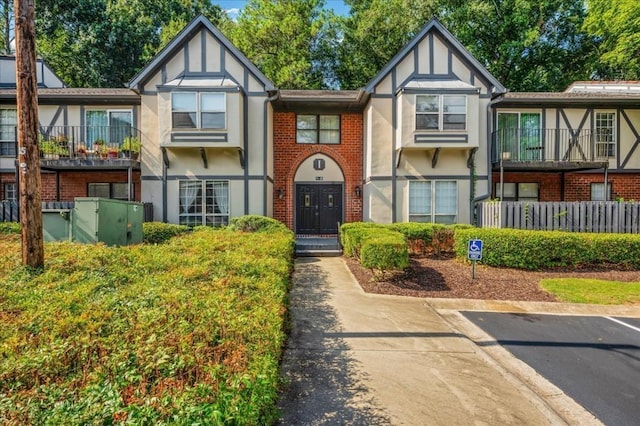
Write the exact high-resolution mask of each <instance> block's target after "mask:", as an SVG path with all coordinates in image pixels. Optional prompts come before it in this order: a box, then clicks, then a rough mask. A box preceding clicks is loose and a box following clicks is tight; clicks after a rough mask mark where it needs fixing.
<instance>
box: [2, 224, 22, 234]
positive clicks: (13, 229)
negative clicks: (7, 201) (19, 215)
mask: <svg viewBox="0 0 640 426" xmlns="http://www.w3.org/2000/svg"><path fill="white" fill-rule="evenodd" d="M20 232H21V228H20V223H18V222H0V234H19V233H20Z"/></svg>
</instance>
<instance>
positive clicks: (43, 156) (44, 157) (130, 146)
mask: <svg viewBox="0 0 640 426" xmlns="http://www.w3.org/2000/svg"><path fill="white" fill-rule="evenodd" d="M12 130H13V134H14V135H15V126H14V127H13V128H12ZM0 134H2V135H5V136H4V138H3V140H0V156H12V157H15V156H16V148H17V142H16V139H17V138H16V137H15V136H14V137H13V138H12V139H13V140H11V139H9V138H7V136H6V135H8V134H11V131H7V130H6V127H5V128H4V129H0ZM140 141H141V133H140V131H139V130H137V129H135V128H133V127H130V126H51V127H41V128H40V135H39V141H38V145H39V150H40V166H41V168H42V169H46V170H66V169H78V168H80V169H105V170H117V169H128V168H130V167H133V168H134V169H139V168H140V148H141V142H140Z"/></svg>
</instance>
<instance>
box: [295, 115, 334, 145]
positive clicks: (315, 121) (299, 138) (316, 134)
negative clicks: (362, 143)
mask: <svg viewBox="0 0 640 426" xmlns="http://www.w3.org/2000/svg"><path fill="white" fill-rule="evenodd" d="M296 142H297V143H326V144H339V143H340V116H339V115H298V116H297V117H296Z"/></svg>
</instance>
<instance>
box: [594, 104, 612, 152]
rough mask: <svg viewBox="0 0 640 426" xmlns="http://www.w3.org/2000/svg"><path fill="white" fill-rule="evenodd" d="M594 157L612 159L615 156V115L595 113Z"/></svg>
mask: <svg viewBox="0 0 640 426" xmlns="http://www.w3.org/2000/svg"><path fill="white" fill-rule="evenodd" d="M595 142H596V156H597V157H599V158H603V157H614V156H615V155H616V154H615V152H616V113H615V112H596V126H595Z"/></svg>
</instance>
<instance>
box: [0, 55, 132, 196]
mask: <svg viewBox="0 0 640 426" xmlns="http://www.w3.org/2000/svg"><path fill="white" fill-rule="evenodd" d="M0 65H1V66H0V70H1V73H0V200H6V201H15V200H17V196H18V190H17V188H18V182H17V180H16V176H18V175H17V174H16V161H15V160H16V147H17V135H16V125H17V114H16V83H15V58H14V57H8V56H3V57H0ZM37 70H38V119H39V122H40V141H39V144H40V166H41V176H42V200H43V201H73V199H74V198H75V197H87V196H89V197H105V198H115V199H123V200H134V199H135V200H139V199H140V192H141V187H140V180H139V169H140V163H139V157H138V152H139V146H140V143H141V142H142V140H141V139H142V135H141V134H140V132H139V131H138V130H137V122H138V109H139V104H140V98H139V96H138V95H137V94H136V93H135V92H133V91H131V90H129V89H72V88H67V87H65V86H64V84H63V83H62V81H61V80H60V79H59V78H58V77H57V76H56V75H55V73H54V72H53V71H52V70H51V69H50V68H49V67H48V66H47V65H46V64H45V63H44V62H43V61H42V60H38V68H37ZM124 148H128V150H125V149H124ZM135 151H138V152H135Z"/></svg>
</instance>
